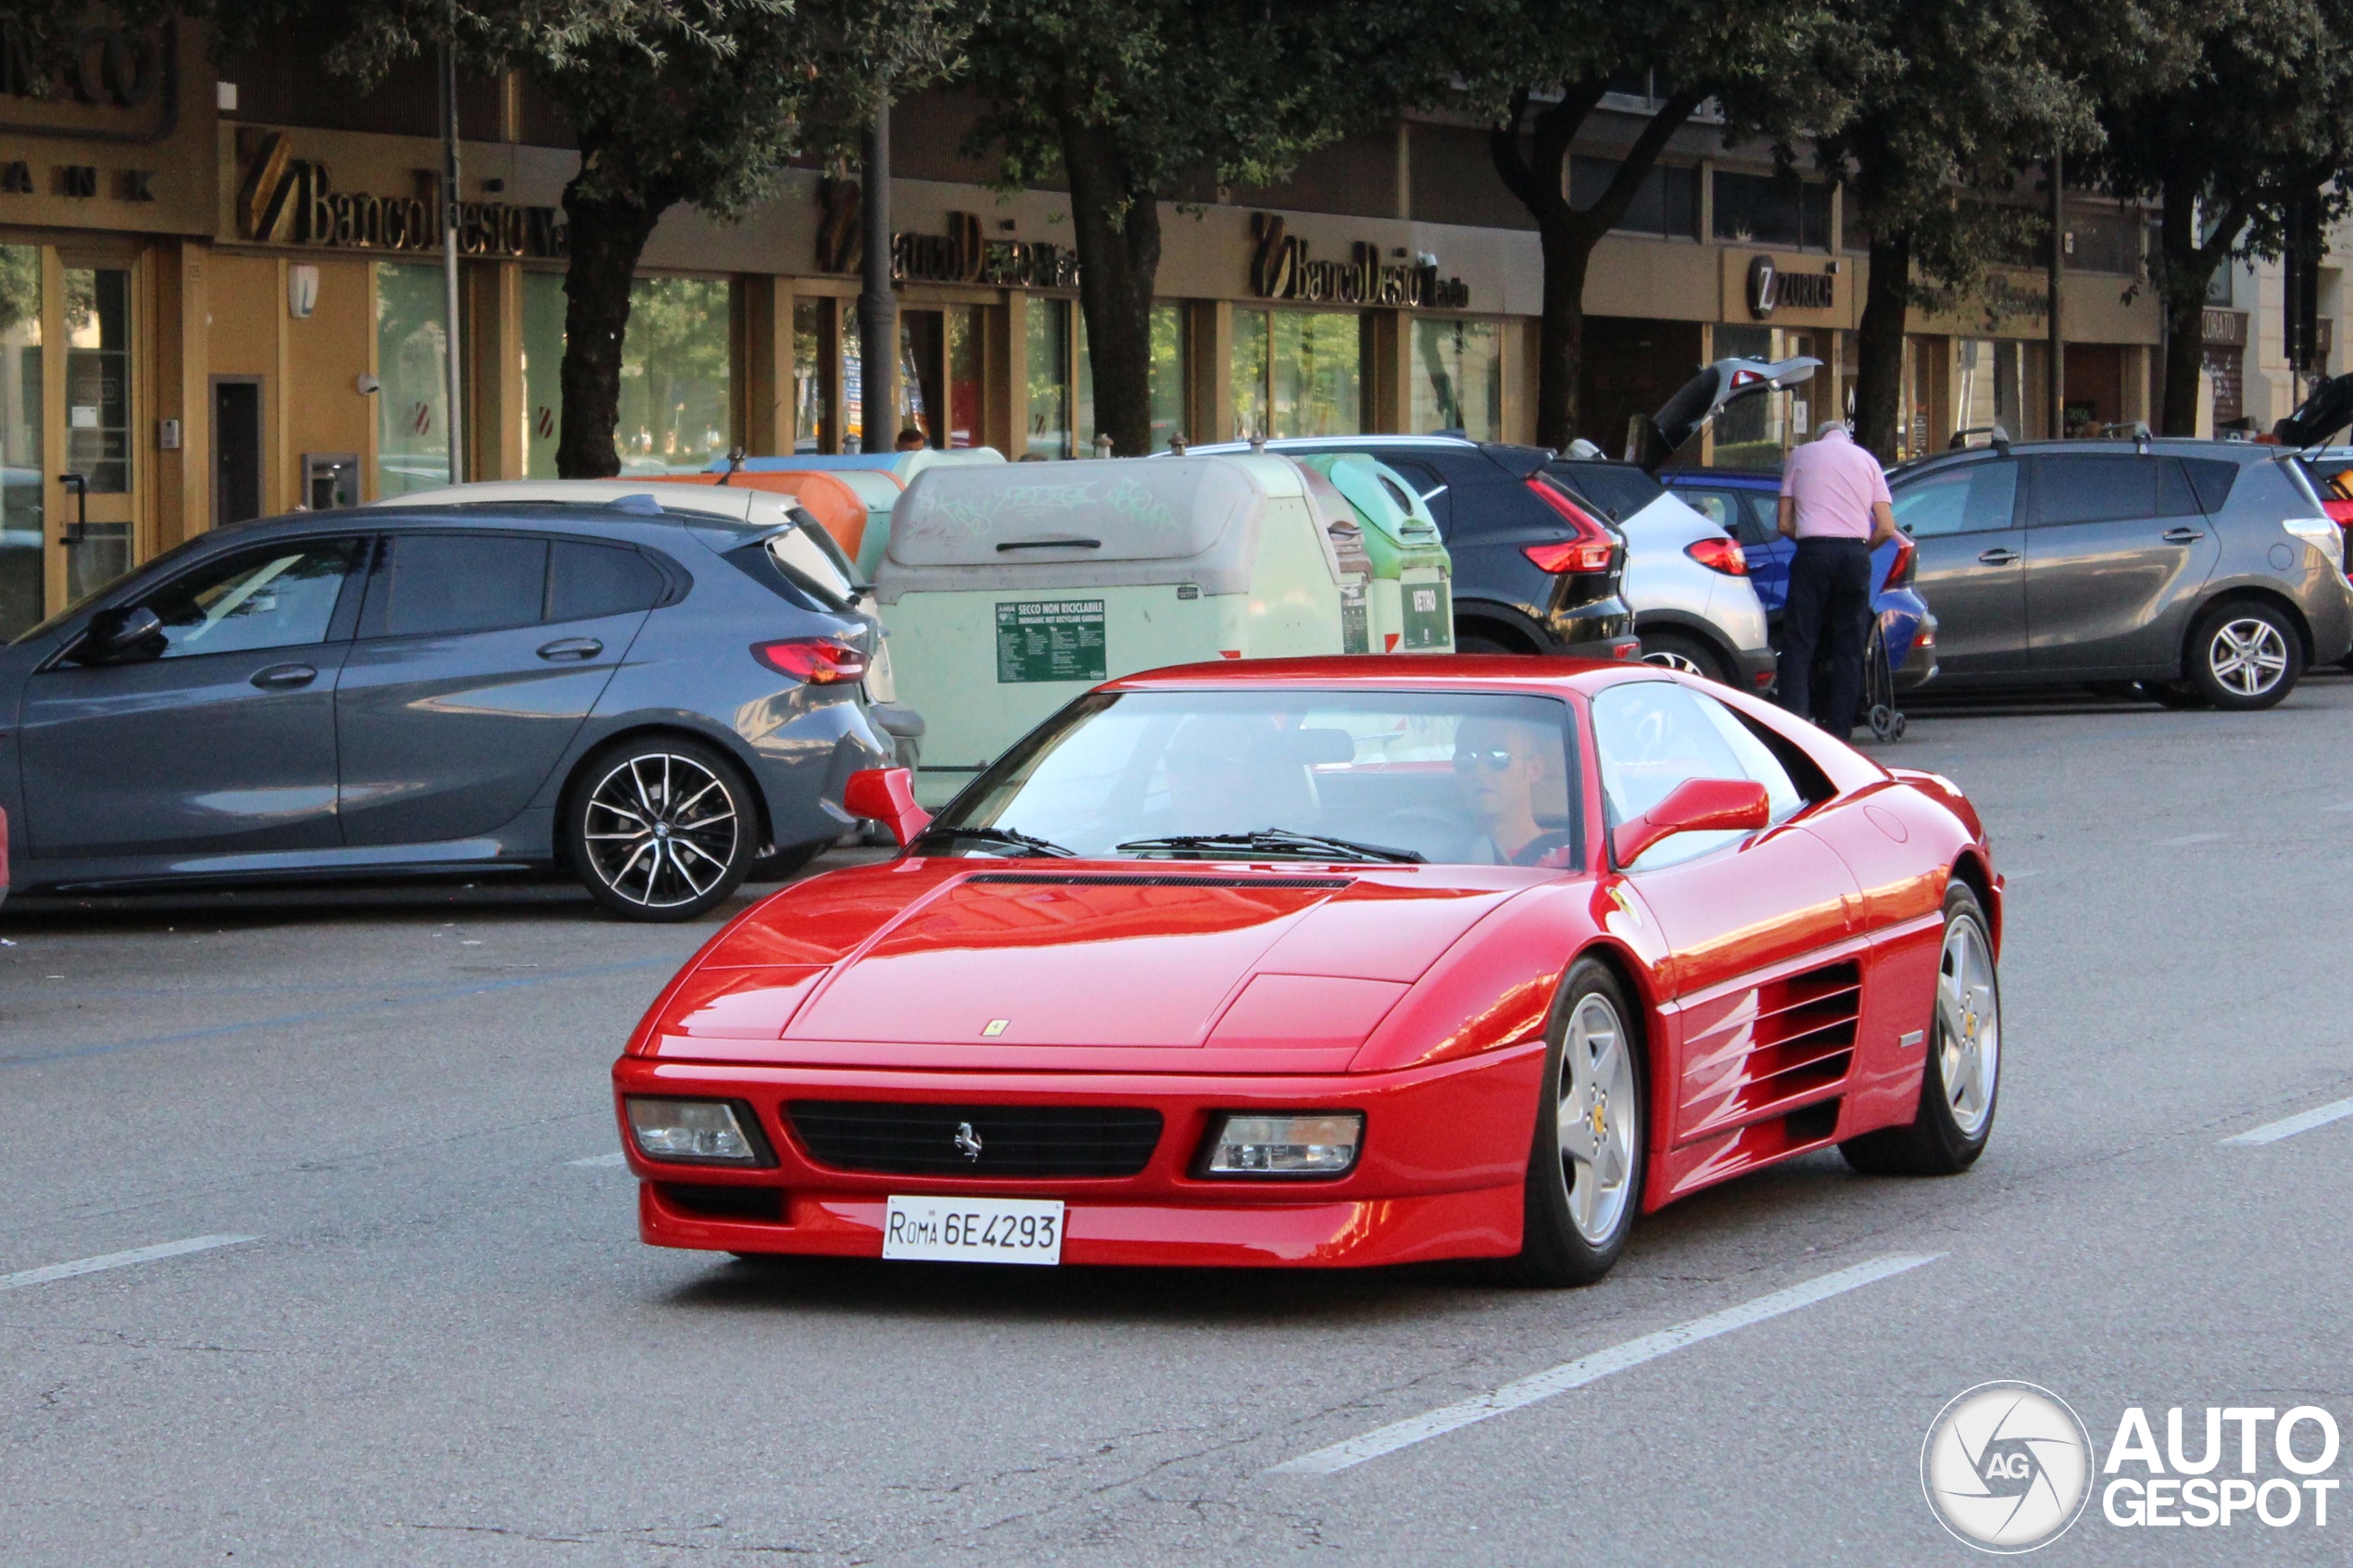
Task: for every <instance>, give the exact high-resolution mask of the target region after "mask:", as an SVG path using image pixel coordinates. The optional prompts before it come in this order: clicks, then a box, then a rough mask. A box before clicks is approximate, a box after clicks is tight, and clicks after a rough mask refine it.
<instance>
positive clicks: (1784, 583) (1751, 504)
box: [1659, 469, 1936, 691]
mask: <svg viewBox="0 0 2353 1568" xmlns="http://www.w3.org/2000/svg"><path fill="white" fill-rule="evenodd" d="M1659 477H1660V478H1661V479H1662V480H1664V481H1666V483H1667V488H1669V489H1670V490H1672V491H1674V492H1675V494H1676V495H1680V496H1681V497H1682V498H1683V500H1684V501H1685V502H1686V503H1687V504H1688V505H1689V506H1691V507H1692V509H1693V510H1695V511H1698V512H1701V513H1703V514H1705V516H1706V518H1707V519H1708V521H1711V522H1714V523H1715V524H1716V525H1717V526H1718V527H1719V528H1721V529H1723V530H1724V532H1725V533H1730V535H1731V536H1732V537H1733V538H1734V539H1736V540H1738V541H1740V546H1741V553H1742V554H1743V555H1745V556H1746V557H1747V558H1748V580H1749V583H1751V584H1752V585H1753V586H1754V587H1755V589H1756V596H1757V598H1759V599H1760V600H1762V601H1763V602H1764V605H1765V617H1766V621H1767V623H1768V627H1769V628H1770V630H1771V633H1772V636H1773V640H1774V642H1775V643H1776V645H1778V644H1779V643H1780V625H1781V607H1782V606H1783V605H1785V604H1786V603H1788V602H1789V563H1790V558H1791V557H1792V556H1794V555H1795V554H1796V553H1797V545H1796V543H1795V541H1793V540H1789V539H1784V538H1782V537H1781V535H1780V529H1779V527H1777V526H1776V523H1775V518H1776V516H1777V514H1778V510H1779V505H1778V498H1779V496H1780V491H1781V476H1780V474H1778V473H1771V472H1767V471H1764V470H1754V469H1752V470H1732V469H1685V470H1680V472H1675V473H1664V474H1661V475H1659ZM1916 555H1917V552H1916V551H1915V550H1914V548H1913V546H1912V542H1911V540H1909V539H1907V538H1906V537H1905V536H1904V535H1903V534H1901V533H1899V534H1897V535H1896V536H1895V537H1894V538H1893V539H1891V540H1889V541H1888V542H1887V543H1886V544H1884V545H1881V546H1880V547H1879V548H1878V549H1876V550H1874V551H1872V552H1871V565H1872V567H1873V568H1874V570H1875V571H1877V572H1878V575H1879V586H1878V588H1877V590H1876V591H1875V592H1874V593H1873V594H1872V596H1871V608H1872V610H1873V612H1874V613H1875V614H1876V615H1877V616H1878V617H1879V628H1880V635H1881V637H1882V638H1884V639H1885V641H1886V643H1887V664H1888V668H1889V670H1890V671H1893V672H1894V677H1895V686H1896V689H1897V690H1899V691H1909V690H1911V689H1913V688H1914V687H1917V686H1920V685H1924V684H1927V683H1928V682H1929V681H1930V680H1931V679H1933V678H1934V677H1935V674H1936V617H1935V616H1934V615H1932V614H1931V613H1930V612H1929V608H1928V602H1927V601H1926V600H1925V599H1923V598H1921V597H1920V596H1919V595H1918V594H1917V593H1914V592H1913V591H1912V568H1913V564H1914V560H1915V557H1916Z"/></svg>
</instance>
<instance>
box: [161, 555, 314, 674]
mask: <svg viewBox="0 0 2353 1568" xmlns="http://www.w3.org/2000/svg"><path fill="white" fill-rule="evenodd" d="M360 544H361V541H359V540H358V539H349V538H346V539H308V540H299V541H288V542H287V543H285V544H283V545H273V546H269V547H267V548H264V549H258V550H240V551H238V552H237V553H236V554H234V555H232V556H224V557H222V558H220V559H218V560H214V561H210V562H208V563H207V564H205V565H203V566H200V567H198V568H197V569H196V570H195V571H191V572H188V573H186V574H184V575H182V576H180V577H176V578H174V579H173V580H172V581H170V583H165V584H164V585H163V586H162V587H161V588H160V589H158V590H157V591H156V592H155V593H154V594H152V595H150V596H148V597H147V598H146V599H145V606H146V608H149V609H152V610H154V611H155V612H156V615H157V619H159V620H160V621H162V622H163V640H164V648H163V652H162V653H161V654H160V655H159V656H158V657H160V658H163V659H186V658H189V657H191V656H193V655H195V654H201V653H246V652H250V651H252V650H254V649H257V648H291V647H304V646H308V645H310V644H313V643H323V642H325V641H326V640H327V628H328V625H329V623H330V622H331V621H333V620H334V614H335V599H336V597H337V596H339V595H340V594H341V593H342V592H343V584H344V579H345V578H346V576H347V575H348V574H349V573H350V571H351V565H352V562H353V560H354V559H356V558H358V556H359V546H360Z"/></svg>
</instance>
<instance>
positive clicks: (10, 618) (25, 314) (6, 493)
mask: <svg viewBox="0 0 2353 1568" xmlns="http://www.w3.org/2000/svg"><path fill="white" fill-rule="evenodd" d="M42 404H43V399H42V370H41V250H40V247H39V246H37V245H0V638H6V637H13V636H15V635H16V634H17V633H19V632H21V631H23V630H24V629H25V628H26V627H28V626H31V625H32V624H33V623H34V622H36V621H39V620H40V619H41V588H42V541H43V540H44V538H45V537H46V536H47V535H46V533H45V531H44V527H43V514H42V497H43V488H42V476H43V475H44V474H45V473H46V472H47V471H48V467H47V464H46V462H45V460H44V458H43V457H42V454H41V420H42Z"/></svg>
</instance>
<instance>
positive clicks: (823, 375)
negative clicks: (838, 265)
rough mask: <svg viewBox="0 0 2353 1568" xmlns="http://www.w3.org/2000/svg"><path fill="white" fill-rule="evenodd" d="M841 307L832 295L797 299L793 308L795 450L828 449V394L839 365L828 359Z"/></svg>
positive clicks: (793, 433)
mask: <svg viewBox="0 0 2353 1568" xmlns="http://www.w3.org/2000/svg"><path fill="white" fill-rule="evenodd" d="M837 308H838V307H837V306H836V304H835V302H834V300H833V299H832V298H831V297H830V296H827V297H824V298H819V299H796V300H794V301H793V307H792V410H793V412H792V449H793V450H794V451H796V452H823V451H824V450H826V439H825V437H826V432H825V393H826V387H827V383H830V382H831V381H832V380H833V379H834V376H835V374H836V373H837V370H838V367H837V366H834V365H832V364H831V363H830V362H829V360H828V358H827V350H828V345H831V344H832V343H833V341H834V332H835V324H834V317H835V312H836V310H837Z"/></svg>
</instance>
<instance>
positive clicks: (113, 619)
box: [73, 605, 163, 664]
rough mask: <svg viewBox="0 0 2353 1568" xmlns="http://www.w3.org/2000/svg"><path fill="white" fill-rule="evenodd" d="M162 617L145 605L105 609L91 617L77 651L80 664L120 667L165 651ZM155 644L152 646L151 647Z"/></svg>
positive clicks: (75, 655) (76, 659) (76, 654)
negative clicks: (133, 660)
mask: <svg viewBox="0 0 2353 1568" xmlns="http://www.w3.org/2000/svg"><path fill="white" fill-rule="evenodd" d="M162 641H163V618H162V617H161V616H159V615H157V613H156V612H155V611H154V610H152V609H150V608H147V607H146V606H145V605H130V606H125V607H123V608H117V609H102V610H100V611H99V612H98V613H97V614H95V615H94V616H92V617H91V618H90V625H89V628H88V630H86V631H85V632H83V633H82V646H81V647H80V648H78V649H76V650H75V652H74V656H73V657H74V662H75V663H77V664H120V663H125V662H128V661H129V660H131V659H141V658H145V659H152V658H155V657H156V656H157V655H158V654H160V653H161V652H162V651H163V648H162V646H161V645H162ZM151 644H152V645H155V646H149V645H151Z"/></svg>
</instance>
